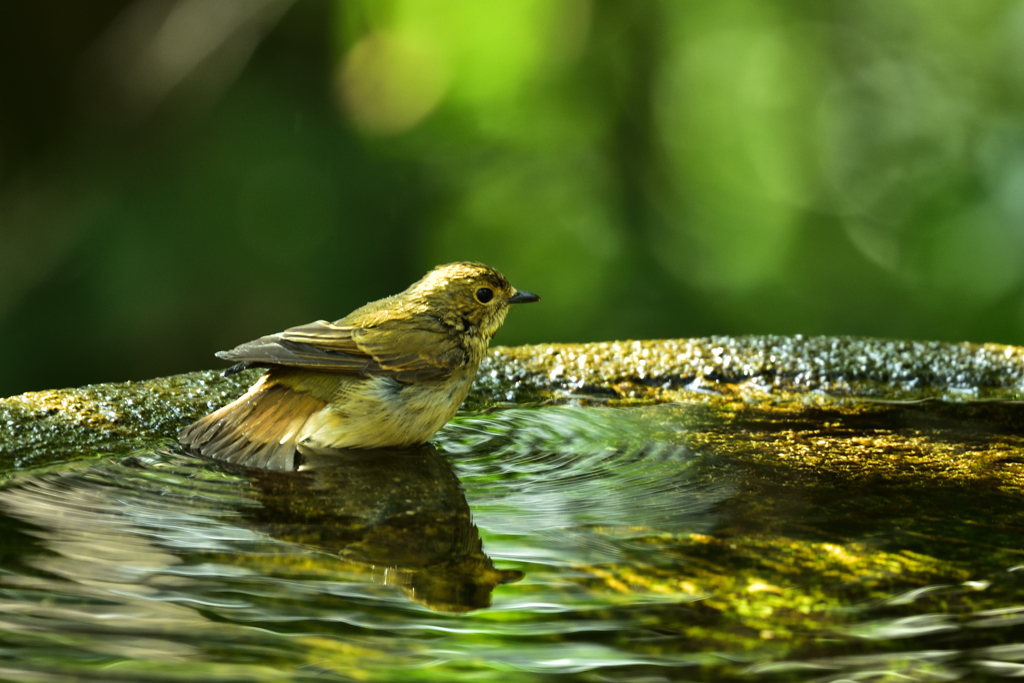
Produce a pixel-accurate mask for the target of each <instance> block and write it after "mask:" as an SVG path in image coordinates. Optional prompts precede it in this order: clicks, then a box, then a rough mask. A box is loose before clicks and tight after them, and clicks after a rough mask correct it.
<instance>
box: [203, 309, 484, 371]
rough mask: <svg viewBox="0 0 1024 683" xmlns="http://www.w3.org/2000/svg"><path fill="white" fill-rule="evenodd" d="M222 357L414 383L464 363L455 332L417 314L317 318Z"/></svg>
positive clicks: (222, 352) (224, 353)
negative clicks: (374, 321) (356, 322)
mask: <svg viewBox="0 0 1024 683" xmlns="http://www.w3.org/2000/svg"><path fill="white" fill-rule="evenodd" d="M217 356H218V357H220V358H223V359H225V360H230V361H235V362H244V363H251V364H266V365H283V366H287V367H298V368H309V369H317V370H324V371H329V372H337V373H342V374H349V375H355V376H360V377H381V376H384V377H392V378H394V379H396V380H398V381H399V382H404V383H410V382H418V381H422V380H425V379H434V378H438V377H444V376H446V375H449V374H451V373H452V372H453V371H454V370H456V369H457V368H459V367H461V366H462V365H463V364H465V362H466V359H467V358H466V352H465V350H464V349H462V347H461V346H460V344H459V340H458V338H457V336H455V335H452V334H451V332H450V331H449V330H448V329H447V328H445V327H444V326H443V325H441V324H440V323H439V322H438V321H436V320H432V319H430V318H427V317H420V316H417V317H415V318H412V319H405V320H402V319H390V320H384V321H382V322H381V323H380V324H379V325H376V326H374V327H353V326H351V325H340V324H338V323H329V322H327V321H324V320H318V321H317V322H315V323H310V324H308V325H301V326H299V327H292V328H290V329H287V330H285V331H284V332H279V333H277V334H271V335H268V336H266V337H260V338H259V339H256V340H254V341H251V342H246V343H245V344H242V345H240V346H237V347H235V348H234V349H232V350H231V351H221V352H220V353H218V354H217Z"/></svg>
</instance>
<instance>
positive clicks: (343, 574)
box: [0, 399, 1024, 683]
mask: <svg viewBox="0 0 1024 683" xmlns="http://www.w3.org/2000/svg"><path fill="white" fill-rule="evenodd" d="M1022 417H1024V406H1020V405H1017V404H1014V403H959V404H956V403H946V402H923V403H881V402H879V403H866V402H851V401H839V400H836V401H824V400H817V399H816V400H805V401H802V402H793V403H777V404H763V405H754V404H743V403H735V402H733V403H729V402H727V401H717V400H714V399H708V400H694V401H693V402H692V403H686V404H680V405H668V406H658V407H646V408H625V409H611V408H580V407H542V408H532V409H512V410H505V411H498V412H491V413H487V414H477V415H464V416H462V417H460V418H458V419H457V420H456V421H455V422H453V423H452V424H450V425H449V426H448V427H446V428H445V430H443V431H442V432H441V433H440V434H439V435H438V438H437V439H436V443H435V446H428V447H425V448H423V449H421V450H419V451H414V452H411V453H410V452H380V453H358V452H351V453H348V454H345V455H343V456H339V457H338V458H335V459H330V458H320V459H311V460H307V462H306V463H305V468H306V469H305V470H304V471H302V472H297V473H272V472H255V471H251V470H242V469H231V468H228V467H225V466H223V465H221V464H217V463H213V462H209V461H205V460H203V459H200V458H197V457H194V456H192V455H189V454H188V453H185V452H183V451H182V450H180V449H179V447H177V445H175V444H173V443H170V442H167V443H165V444H162V445H160V446H159V447H154V448H147V449H144V450H142V451H138V452H135V453H132V454H130V455H127V456H125V455H116V456H101V455H97V456H96V457H92V458H86V459H79V460H76V461H74V462H70V463H65V464H58V465H51V466H48V467H44V468H37V469H32V470H27V471H24V472H20V473H16V474H14V475H13V476H11V477H10V478H9V479H8V480H6V481H5V482H4V484H3V486H2V488H0V525H2V529H3V530H2V534H3V538H4V539H5V542H4V543H3V544H2V547H0V679H3V680H18V681H20V680H24V681H70V680H76V681H78V680H98V681H118V680H123V681H192V680H204V681H216V680H224V681H244V680H253V681H256V680H258V681H277V680H281V681H305V680H310V681H312V680H316V681H330V680H338V681H349V680H395V679H397V678H401V679H402V680H437V681H451V680H472V681H488V680H502V681H507V680H530V681H533V680H536V681H545V680H554V679H559V680H562V679H571V680H581V681H636V682H638V683H639V682H641V681H643V682H648V681H677V680H712V681H713V680H737V679H741V680H751V681H778V680H786V681H790V680H792V681H897V680H899V681H948V680H997V679H1001V678H1003V677H1006V676H1020V675H1024V590H1022V589H1024V547H1022V546H1024V542H1022V541H1021V539H1022V538H1024V533H1022V532H1024V506H1021V495H1020V493H1021V482H1022V479H1021V475H1022V474H1024V451H1022V448H1021V443H1022V438H1024V427H1022V425H1024V421H1022V420H1021V418H1022Z"/></svg>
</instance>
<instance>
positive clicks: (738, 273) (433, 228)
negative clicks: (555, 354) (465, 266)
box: [0, 0, 1024, 395]
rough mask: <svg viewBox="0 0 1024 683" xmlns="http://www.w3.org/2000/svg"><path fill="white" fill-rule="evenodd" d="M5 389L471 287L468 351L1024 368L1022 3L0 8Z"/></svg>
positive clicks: (504, 2) (214, 3)
mask: <svg viewBox="0 0 1024 683" xmlns="http://www.w3.org/2000/svg"><path fill="white" fill-rule="evenodd" d="M0 56H2V60H0V358H2V361H3V362H2V363H0V395H9V394H13V393H17V392H22V391H27V390H34V389H44V388H50V387H60V386H74V385H80V384H84V383H91V382H103V381H118V380H127V379H142V378H146V377H151V376H157V375H165V374H172V373H178V372H184V371H189V370H195V369H201V368H209V367H218V366H219V365H220V363H219V362H218V361H217V360H216V359H215V358H214V357H213V353H214V352H215V351H218V350H220V349H226V348H230V347H232V346H234V345H236V344H238V343H240V342H243V341H246V340H249V339H251V338H254V337H256V336H259V335H262V334H267V333H271V332H275V331H278V330H280V329H283V328H285V327H288V326H291V325H297V324H301V323H305V322H309V321H312V320H316V319H321V318H326V319H335V318H338V317H341V316H342V315H344V314H345V313H347V312H348V311H350V310H351V309H353V308H355V307H356V306H359V305H361V304H363V303H365V302H366V301H369V300H372V299H376V298H379V297H381V296H384V295H387V294H391V293H394V292H397V291H399V290H401V289H403V288H404V287H406V286H407V285H408V284H410V283H411V282H413V281H414V280H416V279H418V278H419V277H420V276H421V275H422V274H423V273H424V272H425V271H426V270H427V269H429V268H430V267H432V266H433V265H435V264H438V263H443V262H447V261H453V260H480V261H484V262H486V263H488V264H491V265H493V266H495V267H497V268H499V269H501V270H502V271H504V272H505V274H506V275H507V276H508V277H509V279H510V280H511V281H512V283H513V284H514V285H516V286H518V287H520V288H524V289H528V290H530V291H534V292H537V293H539V294H541V295H542V296H543V298H544V300H543V302H542V303H541V304H538V305H536V306H530V307H524V308H522V309H517V310H515V311H513V313H512V315H511V316H510V317H509V320H508V322H507V323H506V325H505V327H504V328H503V329H502V330H501V332H500V333H499V335H498V338H497V339H496V343H503V344H520V343H530V342H533V343H542V342H562V341H597V340H607V339H625V338H652V337H686V336H699V335H707V334H753V333H779V334H795V333H803V334H811V335H813V334H837V335H838V334H842V335H871V336H883V337H900V338H927V339H940V340H952V341H958V340H972V341H993V342H1003V343H1022V342H1024V257H1022V247H1024V3H1022V2H1019V1H1014V2H1010V1H1006V0H971V1H970V2H963V1H961V0H927V1H926V0H866V1H859V2H852V3H851V2H845V1H842V0H824V1H823V0H815V1H813V2H811V1H810V0H779V1H773V2H756V1H752V0H751V1H738V0H718V1H716V2H696V1H687V0H638V1H635V2H633V1H630V2H624V1H621V0H618V1H617V0H593V1H591V0H496V1H495V2H486V3H484V2H479V1H478V0H332V1H321V0H317V1H314V0H297V1H292V0H247V1H246V2H237V1H235V0H132V1H128V0H90V1H89V2H77V1H72V0H40V1H39V2H21V3H18V2H11V3H4V4H3V5H2V7H0Z"/></svg>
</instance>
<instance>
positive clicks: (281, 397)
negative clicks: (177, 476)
mask: <svg viewBox="0 0 1024 683" xmlns="http://www.w3.org/2000/svg"><path fill="white" fill-rule="evenodd" d="M267 378H268V375H264V376H263V377H261V378H260V380H259V381H258V382H256V384H254V385H252V387H251V388H250V389H249V391H248V392H246V394H245V395H244V396H242V397H240V398H238V399H237V400H236V401H234V402H232V403H229V404H228V405H226V406H224V407H223V408H221V409H220V410H216V411H214V412H212V413H210V414H209V415H207V416H206V417H204V418H203V419H201V420H199V421H198V422H195V423H193V424H191V425H189V426H188V427H186V428H185V429H183V430H181V433H180V434H178V441H180V442H181V443H182V444H184V445H186V446H189V447H190V448H192V449H193V450H194V451H196V452H198V453H200V454H202V455H205V456H206V457H208V458H217V459H219V460H225V461H227V462H231V463H235V464H238V465H243V466H245V467H263V468H266V469H272V470H292V469H294V465H295V446H296V440H297V439H298V436H299V434H300V433H301V432H302V428H303V426H304V425H305V424H306V421H307V420H308V419H309V418H310V417H312V416H313V415H315V414H316V413H318V412H319V411H320V410H321V409H322V408H323V407H324V406H325V405H326V403H325V402H324V401H321V400H320V399H317V398H313V397H312V396H310V395H308V394H303V393H299V392H297V391H294V390H292V389H289V388H288V387H285V386H282V385H280V384H277V383H275V382H271V381H268V380H267Z"/></svg>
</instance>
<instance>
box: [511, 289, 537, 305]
mask: <svg viewBox="0 0 1024 683" xmlns="http://www.w3.org/2000/svg"><path fill="white" fill-rule="evenodd" d="M534 301H540V297H539V296H537V295H536V294H530V293H529V292H524V291H522V290H520V291H517V292H516V293H515V294H513V295H512V296H511V297H509V299H508V302H509V303H510V304H531V303H533V302H534Z"/></svg>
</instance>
